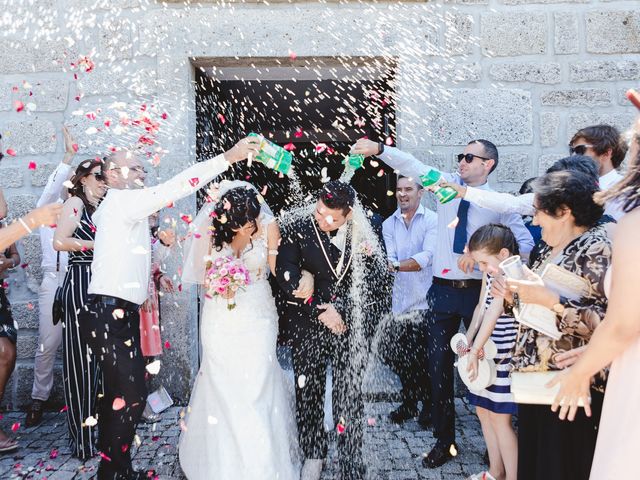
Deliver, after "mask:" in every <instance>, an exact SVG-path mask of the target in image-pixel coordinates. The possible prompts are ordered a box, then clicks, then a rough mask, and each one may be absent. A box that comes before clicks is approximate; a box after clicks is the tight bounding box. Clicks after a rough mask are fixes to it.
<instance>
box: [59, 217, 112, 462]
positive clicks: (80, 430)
mask: <svg viewBox="0 0 640 480" xmlns="http://www.w3.org/2000/svg"><path fill="white" fill-rule="evenodd" d="M73 237H74V238H78V239H81V240H90V241H92V240H94V238H95V226H94V225H93V222H92V220H91V217H90V216H89V214H88V213H87V209H86V208H85V209H83V211H82V217H81V219H80V225H79V226H78V228H76V230H75V232H73ZM92 261H93V250H85V251H78V252H69V264H68V267H67V273H66V275H65V277H64V282H63V283H62V287H61V288H62V303H63V309H64V316H63V318H64V325H63V326H64V328H63V333H62V335H63V338H62V372H63V383H64V398H65V402H66V414H67V425H68V427H69V440H70V446H71V451H72V453H73V455H74V456H76V457H78V458H80V459H88V458H91V457H93V456H94V455H96V454H97V452H98V450H97V448H96V446H95V441H96V427H95V426H86V425H84V422H85V420H86V419H87V417H89V416H92V417H94V418H95V417H96V413H97V403H96V402H97V398H98V393H102V381H101V379H102V374H101V372H100V369H99V366H98V362H96V361H95V356H94V355H93V354H91V355H89V356H88V353H87V344H86V343H85V342H83V341H82V337H81V335H80V325H79V323H78V313H79V312H80V309H82V308H84V307H85V305H86V304H87V296H88V294H87V290H88V288H89V281H90V280H91V262H92Z"/></svg>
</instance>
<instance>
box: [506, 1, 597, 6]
mask: <svg viewBox="0 0 640 480" xmlns="http://www.w3.org/2000/svg"><path fill="white" fill-rule="evenodd" d="M500 3H503V4H504V5H528V4H531V3H542V4H550V3H589V0H500Z"/></svg>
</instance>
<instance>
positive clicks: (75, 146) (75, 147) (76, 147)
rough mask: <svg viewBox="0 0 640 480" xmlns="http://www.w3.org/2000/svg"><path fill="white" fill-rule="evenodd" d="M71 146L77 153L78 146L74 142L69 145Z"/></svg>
mask: <svg viewBox="0 0 640 480" xmlns="http://www.w3.org/2000/svg"><path fill="white" fill-rule="evenodd" d="M71 148H73V151H74V152H76V153H78V150H79V149H80V147H78V144H77V143H74V144H73V145H71Z"/></svg>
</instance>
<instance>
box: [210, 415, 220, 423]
mask: <svg viewBox="0 0 640 480" xmlns="http://www.w3.org/2000/svg"><path fill="white" fill-rule="evenodd" d="M207 422H209V425H217V424H218V419H217V418H216V417H213V416H211V415H209V416H208V417H207Z"/></svg>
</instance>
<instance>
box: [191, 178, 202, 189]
mask: <svg viewBox="0 0 640 480" xmlns="http://www.w3.org/2000/svg"><path fill="white" fill-rule="evenodd" d="M199 183H200V179H199V178H197V177H195V178H192V179H190V180H189V185H191V186H192V187H195V186H196V185H198V184H199Z"/></svg>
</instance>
